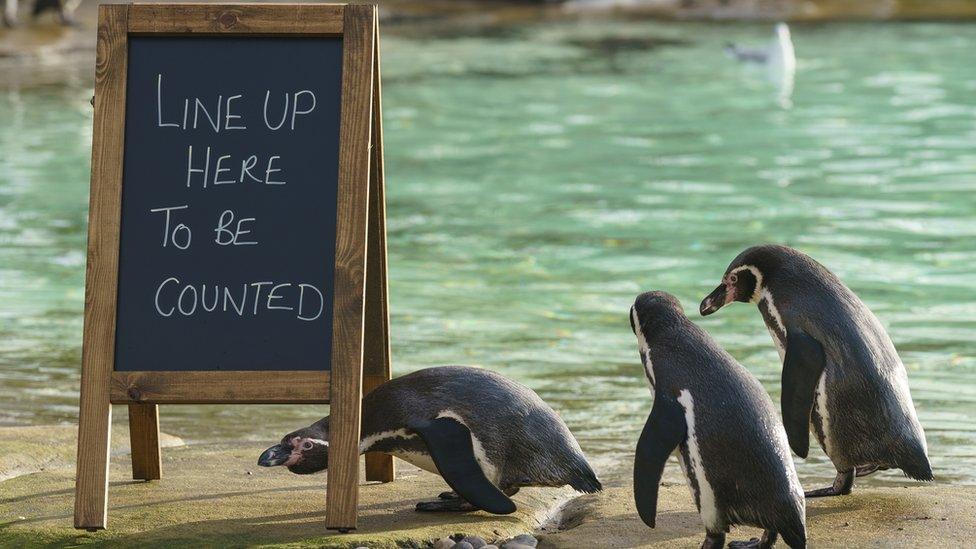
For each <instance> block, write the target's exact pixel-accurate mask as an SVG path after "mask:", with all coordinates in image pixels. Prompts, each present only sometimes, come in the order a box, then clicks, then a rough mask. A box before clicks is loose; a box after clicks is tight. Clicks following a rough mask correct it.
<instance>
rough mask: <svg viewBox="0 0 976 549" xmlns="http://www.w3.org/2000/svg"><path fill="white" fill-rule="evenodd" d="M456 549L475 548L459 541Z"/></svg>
mask: <svg viewBox="0 0 976 549" xmlns="http://www.w3.org/2000/svg"><path fill="white" fill-rule="evenodd" d="M454 549H474V546H473V545H471V544H470V543H468V542H466V541H459V542H458V543H457V545H455V546H454Z"/></svg>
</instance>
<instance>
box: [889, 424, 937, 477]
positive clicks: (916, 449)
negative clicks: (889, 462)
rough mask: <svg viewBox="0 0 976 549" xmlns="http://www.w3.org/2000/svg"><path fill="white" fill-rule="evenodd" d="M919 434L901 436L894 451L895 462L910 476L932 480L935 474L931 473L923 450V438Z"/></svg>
mask: <svg viewBox="0 0 976 549" xmlns="http://www.w3.org/2000/svg"><path fill="white" fill-rule="evenodd" d="M920 436H924V435H920ZM920 436H914V437H903V438H902V440H901V444H899V445H898V447H897V448H896V449H895V452H894V454H895V464H896V465H897V467H898V468H899V469H901V470H902V472H904V473H905V475H906V476H908V477H910V478H913V479H915V480H922V481H933V480H935V475H933V474H932V464H931V463H929V456H928V453H927V452H926V451H925V439H924V438H920Z"/></svg>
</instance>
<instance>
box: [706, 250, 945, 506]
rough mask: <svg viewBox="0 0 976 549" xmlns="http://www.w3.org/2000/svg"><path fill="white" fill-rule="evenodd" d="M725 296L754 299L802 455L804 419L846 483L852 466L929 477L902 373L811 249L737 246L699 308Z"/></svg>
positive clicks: (883, 336) (837, 489) (885, 342)
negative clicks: (779, 367)
mask: <svg viewBox="0 0 976 549" xmlns="http://www.w3.org/2000/svg"><path fill="white" fill-rule="evenodd" d="M734 301H741V302H751V303H755V304H756V305H757V306H758V308H759V311H760V314H761V315H762V317H763V320H764V322H765V323H766V326H767V328H768V329H769V332H770V335H771V336H772V338H773V341H774V343H775V344H776V347H777V349H778V350H779V352H780V356H781V358H782V360H783V399H782V410H783V418H784V423H785V424H786V430H787V433H788V435H789V439H790V445H791V447H792V448H793V450H794V451H795V452H796V453H797V455H799V456H801V457H806V455H807V451H808V448H809V435H808V429H809V428H811V427H812V430H813V431H814V433H815V435H816V437H817V440H818V442H819V443H820V445H821V447H822V448H823V449H824V451H825V452H826V453H827V455H828V456H829V457H830V459H831V461H832V462H833V463H834V466H835V467H836V468H837V470H838V477H837V480H836V482H835V486H834V487H833V488H832V489H830V490H825V491H817V492H811V494H810V495H836V494H838V493H847V492H849V491H850V487H851V486H852V485H853V478H854V474H855V471H856V470H861V471H874V470H876V469H886V468H892V467H896V468H900V469H902V470H903V471H904V472H905V473H906V474H907V475H908V476H910V477H912V478H916V479H920V480H931V479H932V470H931V466H930V465H929V461H928V457H927V448H926V444H925V435H924V433H923V431H922V427H921V424H920V423H919V422H918V418H917V415H916V413H915V407H914V403H913V402H912V398H911V394H910V392H909V388H908V377H907V373H906V371H905V367H904V365H903V364H902V361H901V359H900V358H899V356H898V353H897V352H896V350H895V346H894V344H893V343H892V341H891V338H890V337H889V336H888V334H887V332H886V331H885V329H884V327H883V326H882V325H881V322H880V321H879V320H878V318H877V317H876V316H875V315H874V314H873V313H872V312H871V311H870V309H868V307H867V306H866V305H865V304H864V303H863V302H862V301H861V300H860V299H859V298H858V297H857V296H856V295H855V294H854V292H852V291H851V290H850V289H849V288H848V287H847V286H846V285H844V283H843V282H842V281H841V280H840V279H839V278H838V277H837V276H836V275H834V274H833V273H832V272H830V271H829V270H828V269H827V268H826V267H824V266H823V265H821V264H820V263H818V262H817V261H815V260H814V259H813V258H811V257H809V256H807V255H806V254H803V253H802V252H799V251H798V250H794V249H792V248H789V247H786V246H776V245H765V246H755V247H752V248H749V249H747V250H745V251H743V252H742V253H740V254H739V255H738V256H737V257H736V258H735V259H733V260H732V262H731V263H730V264H729V266H728V268H727V269H726V272H725V275H724V276H723V278H722V283H721V284H719V286H718V287H717V288H716V289H715V290H714V291H713V292H712V293H711V294H710V295H709V296H707V297H706V298H705V299H704V300H703V301H702V304H701V313H702V314H703V315H708V314H712V313H714V312H715V311H717V310H719V309H721V308H722V307H723V306H725V305H726V304H729V303H732V302H734Z"/></svg>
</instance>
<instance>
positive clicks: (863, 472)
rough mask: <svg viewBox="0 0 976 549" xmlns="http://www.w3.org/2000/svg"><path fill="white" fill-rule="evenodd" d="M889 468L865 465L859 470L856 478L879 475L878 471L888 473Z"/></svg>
mask: <svg viewBox="0 0 976 549" xmlns="http://www.w3.org/2000/svg"><path fill="white" fill-rule="evenodd" d="M887 470H888V468H887V467H884V466H882V465H865V466H863V467H858V468H857V473H855V475H854V476H858V477H866V476H868V475H871V474H874V473H877V472H878V471H887Z"/></svg>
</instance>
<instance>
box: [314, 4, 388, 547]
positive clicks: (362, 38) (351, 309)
mask: <svg viewBox="0 0 976 549" xmlns="http://www.w3.org/2000/svg"><path fill="white" fill-rule="evenodd" d="M375 31H376V6H374V5H368V4H346V5H345V7H344V8H343V36H342V55H343V63H342V66H343V75H342V113H341V116H340V127H339V142H340V143H341V144H342V146H341V148H340V151H339V188H340V189H342V192H340V193H339V196H338V203H337V204H336V208H337V216H338V221H337V224H339V225H340V226H342V227H344V229H345V230H344V231H342V232H340V233H339V236H338V237H337V238H336V253H335V257H336V263H335V287H336V290H335V296H334V301H333V303H334V304H333V309H334V312H333V315H334V317H335V318H338V319H339V322H333V330H332V372H331V373H332V386H331V389H330V393H331V395H330V403H331V405H330V411H329V416H330V421H329V487H328V490H327V492H326V508H325V521H326V527H328V528H330V529H333V530H339V531H340V532H346V531H349V530H353V529H355V528H356V517H357V514H358V508H357V507H358V505H359V440H360V434H361V433H360V426H361V421H362V415H361V411H362V398H363V343H364V340H366V338H365V335H364V324H365V319H364V317H363V315H364V311H365V301H366V296H365V291H366V276H365V275H366V271H367V263H366V257H367V252H366V248H367V245H368V241H367V237H368V233H369V229H368V225H369V224H368V219H369V172H370V153H369V148H370V145H371V141H372V133H373V131H372V130H373V123H372V116H373V91H374V88H373V72H374V68H375V67H374V65H373V63H374V55H373V52H374V49H375V45H376V44H375V38H374V34H375ZM348 319H355V322H350V321H348ZM343 320H347V321H346V322H343ZM371 336H372V334H371Z"/></svg>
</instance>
